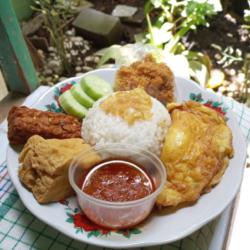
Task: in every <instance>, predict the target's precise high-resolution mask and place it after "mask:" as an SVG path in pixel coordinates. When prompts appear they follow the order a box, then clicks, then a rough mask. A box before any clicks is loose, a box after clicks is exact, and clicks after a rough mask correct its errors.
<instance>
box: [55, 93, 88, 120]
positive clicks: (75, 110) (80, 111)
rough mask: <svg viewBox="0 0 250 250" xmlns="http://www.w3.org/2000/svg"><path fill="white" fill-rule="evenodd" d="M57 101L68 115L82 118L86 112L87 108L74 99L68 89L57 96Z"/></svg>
mask: <svg viewBox="0 0 250 250" xmlns="http://www.w3.org/2000/svg"><path fill="white" fill-rule="evenodd" d="M59 103H60V105H61V107H62V108H63V109H64V111H65V112H66V113H68V114H70V115H73V116H76V117H79V118H83V117H85V115H86V114H87V109H86V108H85V107H84V106H82V105H81V104H80V103H79V102H77V101H76V100H75V99H74V97H73V95H72V93H71V92H70V91H69V90H68V91H66V92H64V93H63V94H62V95H61V96H60V97H59Z"/></svg>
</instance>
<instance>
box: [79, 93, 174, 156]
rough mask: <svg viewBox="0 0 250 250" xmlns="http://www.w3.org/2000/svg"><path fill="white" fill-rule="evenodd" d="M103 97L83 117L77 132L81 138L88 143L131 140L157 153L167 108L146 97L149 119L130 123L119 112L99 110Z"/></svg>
mask: <svg viewBox="0 0 250 250" xmlns="http://www.w3.org/2000/svg"><path fill="white" fill-rule="evenodd" d="M114 94H115V93H113V94H112V95H114ZM106 98H108V97H105V98H103V99H101V100H99V101H97V102H96V103H95V104H94V105H93V107H92V108H91V109H90V110H89V112H88V114H87V116H86V117H85V119H84V120H83V123H82V131H81V133H82V137H83V139H84V140H85V142H86V143H89V144H91V145H103V144H106V143H125V144H132V145H135V146H138V147H140V148H142V149H145V150H149V151H150V152H152V153H155V154H156V155H158V156H159V155H160V152H161V148H162V145H163V141H164V138H165V135H166V132H167V129H168V127H169V126H170V124H171V118H170V115H169V113H168V111H167V109H166V108H165V107H164V106H163V105H162V104H161V103H160V102H159V101H158V100H156V99H155V98H153V97H150V98H151V102H152V106H151V113H152V117H151V118H150V119H149V120H137V121H135V122H134V123H133V124H128V123H127V122H126V121H125V120H124V119H122V118H121V117H120V116H115V115H113V114H110V113H108V114H107V113H105V112H104V111H103V109H102V108H101V107H100V104H101V103H102V102H103V101H104V100H105V99H106ZM113 108H114V109H115V108H116V107H115V106H114V107H113Z"/></svg>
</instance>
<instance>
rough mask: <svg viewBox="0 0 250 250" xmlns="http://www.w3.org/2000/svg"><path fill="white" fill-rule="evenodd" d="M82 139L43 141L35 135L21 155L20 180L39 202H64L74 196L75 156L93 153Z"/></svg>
mask: <svg viewBox="0 0 250 250" xmlns="http://www.w3.org/2000/svg"><path fill="white" fill-rule="evenodd" d="M90 149H91V147H90V145H88V144H85V143H84V141H83V140H82V139H80V138H79V139H78V138H75V139H63V140H60V139H47V140H46V139H44V138H42V137H41V136H38V135H34V136H32V137H31V138H30V139H29V140H28V142H27V143H26V144H25V146H24V148H23V150H22V152H21V154H20V156H19V162H20V165H21V166H20V168H19V172H18V175H19V178H20V181H21V182H22V183H23V184H24V185H25V186H26V187H27V188H28V189H29V190H31V191H32V193H33V195H34V196H35V198H36V199H37V201H38V202H39V203H49V202H54V201H60V200H63V199H65V198H67V197H69V196H71V195H72V194H73V189H72V188H71V186H70V183H69V180H68V168H69V165H70V162H71V160H72V159H73V157H75V156H77V155H78V154H79V153H80V152H81V151H85V150H90Z"/></svg>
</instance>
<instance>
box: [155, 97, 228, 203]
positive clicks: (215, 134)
mask: <svg viewBox="0 0 250 250" xmlns="http://www.w3.org/2000/svg"><path fill="white" fill-rule="evenodd" d="M168 109H169V112H170V114H171V118H172V125H171V126H170V128H169V130H168V132H167V135H166V138H165V141H164V145H163V150H162V153H161V160H162V161H163V163H164V165H165V167H166V170H167V182H166V184H165V186H164V188H163V190H162V192H161V193H160V195H159V196H158V198H157V205H158V206H160V207H165V206H177V205H179V204H183V203H190V202H195V201H196V200H197V199H198V198H199V197H200V195H201V194H202V193H204V192H206V191H209V190H210V189H211V188H212V186H214V185H215V184H217V183H218V182H219V181H220V179H221V178H222V175H223V174H224V172H225V170H226V168H227V166H228V163H229V159H230V158H231V157H233V147H232V133H231V130H230V128H229V127H228V126H227V124H226V121H225V119H224V117H223V116H222V115H220V114H219V113H218V112H216V111H214V110H213V109H211V108H208V107H206V106H204V105H202V104H200V103H197V102H193V101H189V102H186V103H184V104H170V105H169V106H168Z"/></svg>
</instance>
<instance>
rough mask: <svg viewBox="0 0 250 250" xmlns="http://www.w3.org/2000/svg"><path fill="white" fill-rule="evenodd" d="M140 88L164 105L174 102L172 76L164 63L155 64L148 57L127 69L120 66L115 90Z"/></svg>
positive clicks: (153, 60)
mask: <svg viewBox="0 0 250 250" xmlns="http://www.w3.org/2000/svg"><path fill="white" fill-rule="evenodd" d="M137 87H142V88H144V89H145V91H146V92H147V93H148V94H149V95H151V96H153V97H155V98H156V99H158V100H159V101H160V102H162V103H163V104H164V105H165V104H166V103H169V102H173V101H175V96H174V88H175V83H174V75H173V73H172V71H171V70H170V68H169V67H168V66H167V65H166V64H165V63H157V62H156V61H155V59H154V58H153V57H152V56H151V55H148V56H146V57H145V58H144V60H142V61H138V62H135V63H133V64H131V65H130V66H128V67H125V66H122V67H121V68H120V69H119V70H118V72H117V74H116V80H115V90H116V91H124V90H131V89H134V88H137Z"/></svg>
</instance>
